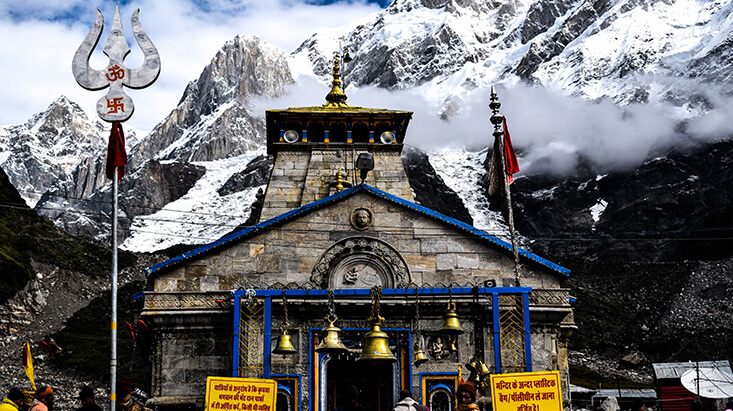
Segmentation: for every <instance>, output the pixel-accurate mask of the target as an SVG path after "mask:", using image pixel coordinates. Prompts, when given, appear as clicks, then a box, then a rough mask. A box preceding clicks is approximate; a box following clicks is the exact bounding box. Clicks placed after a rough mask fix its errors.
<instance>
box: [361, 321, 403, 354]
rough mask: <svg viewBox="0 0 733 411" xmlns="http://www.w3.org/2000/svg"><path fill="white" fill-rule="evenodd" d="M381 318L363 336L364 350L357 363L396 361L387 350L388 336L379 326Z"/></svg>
mask: <svg viewBox="0 0 733 411" xmlns="http://www.w3.org/2000/svg"><path fill="white" fill-rule="evenodd" d="M381 320H382V318H381V317H380V318H378V319H377V320H375V321H373V322H372V329H371V331H369V332H368V333H367V334H366V335H365V336H364V349H363V350H362V351H361V356H360V357H359V359H358V360H357V361H374V362H378V361H390V362H394V361H397V358H395V356H394V354H392V351H390V349H389V336H388V335H387V333H385V332H384V331H382V330H381V329H380V328H379V326H380V325H381V324H382V321H381Z"/></svg>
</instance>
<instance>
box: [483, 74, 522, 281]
mask: <svg viewBox="0 0 733 411" xmlns="http://www.w3.org/2000/svg"><path fill="white" fill-rule="evenodd" d="M500 107H501V103H499V97H498V96H497V95H496V89H494V86H493V85H492V86H491V102H490V103H489V108H490V109H491V124H493V125H494V133H493V135H494V145H497V146H498V147H499V156H498V157H499V161H500V162H501V168H500V170H501V171H500V173H499V175H500V176H501V180H502V184H503V187H502V188H503V189H504V194H505V196H506V197H505V199H506V208H507V220H508V221H507V223H508V225H509V234H510V236H511V242H512V251H513V252H514V285H515V286H516V287H519V247H518V246H517V235H516V232H515V231H514V212H513V209H512V193H511V191H510V189H509V179H507V177H506V158H505V156H504V130H503V124H504V116H502V115H501V114H499V108H500Z"/></svg>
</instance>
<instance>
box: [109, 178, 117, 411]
mask: <svg viewBox="0 0 733 411" xmlns="http://www.w3.org/2000/svg"><path fill="white" fill-rule="evenodd" d="M117 173H119V168H118V167H115V174H114V178H113V179H112V198H113V206H112V320H111V323H110V331H111V341H112V350H111V353H110V354H111V355H110V360H109V379H110V382H109V385H110V394H109V399H110V410H111V411H115V403H116V402H117V401H116V400H117V187H118V183H117Z"/></svg>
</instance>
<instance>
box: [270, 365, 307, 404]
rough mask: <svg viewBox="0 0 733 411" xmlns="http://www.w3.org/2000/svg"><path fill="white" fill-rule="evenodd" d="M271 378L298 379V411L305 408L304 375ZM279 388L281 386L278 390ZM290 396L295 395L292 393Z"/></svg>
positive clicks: (282, 375) (283, 375)
mask: <svg viewBox="0 0 733 411" xmlns="http://www.w3.org/2000/svg"><path fill="white" fill-rule="evenodd" d="M270 377H271V378H278V377H282V378H297V379H298V409H297V410H296V411H300V410H301V409H302V408H303V375H302V374H272V375H270ZM279 387H280V384H278V388H279ZM283 388H285V387H283ZM286 391H287V390H286ZM290 395H293V394H292V393H290Z"/></svg>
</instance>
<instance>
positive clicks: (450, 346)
mask: <svg viewBox="0 0 733 411" xmlns="http://www.w3.org/2000/svg"><path fill="white" fill-rule="evenodd" d="M445 349H446V350H448V351H449V352H456V351H458V347H456V342H455V341H452V340H451V341H449V342H448V346H447V347H445Z"/></svg>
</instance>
